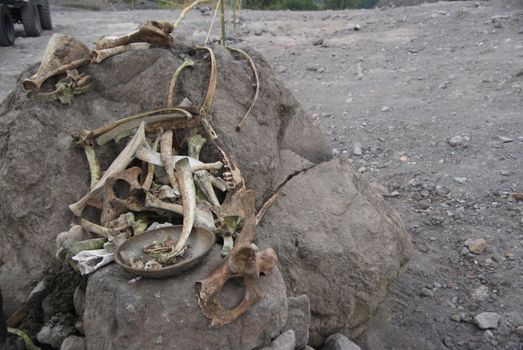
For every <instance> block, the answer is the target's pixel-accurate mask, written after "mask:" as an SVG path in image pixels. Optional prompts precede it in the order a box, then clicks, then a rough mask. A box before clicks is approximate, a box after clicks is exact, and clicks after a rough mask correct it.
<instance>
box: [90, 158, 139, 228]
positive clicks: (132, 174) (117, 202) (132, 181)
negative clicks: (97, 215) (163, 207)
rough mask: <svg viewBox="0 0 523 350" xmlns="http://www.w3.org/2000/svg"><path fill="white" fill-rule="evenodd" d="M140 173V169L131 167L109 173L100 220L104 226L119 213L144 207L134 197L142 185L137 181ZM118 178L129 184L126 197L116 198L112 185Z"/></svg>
mask: <svg viewBox="0 0 523 350" xmlns="http://www.w3.org/2000/svg"><path fill="white" fill-rule="evenodd" d="M141 173H142V169H140V168H138V167H133V168H130V169H125V170H122V171H120V172H119V173H116V174H114V175H111V176H110V177H109V178H108V179H107V181H106V182H105V185H104V201H103V210H102V217H101V219H100V222H101V223H102V225H104V226H106V224H107V223H108V222H109V221H112V220H114V219H116V218H117V217H118V216H120V214H123V213H125V212H128V211H141V210H143V209H144V203H142V202H141V201H140V199H138V198H136V196H135V194H136V192H137V191H141V190H142V186H140V183H139V182H138V176H140V174H141ZM118 180H122V181H125V182H127V183H128V184H129V196H128V197H127V198H118V197H117V196H116V194H115V193H114V186H115V184H116V182H117V181H118Z"/></svg>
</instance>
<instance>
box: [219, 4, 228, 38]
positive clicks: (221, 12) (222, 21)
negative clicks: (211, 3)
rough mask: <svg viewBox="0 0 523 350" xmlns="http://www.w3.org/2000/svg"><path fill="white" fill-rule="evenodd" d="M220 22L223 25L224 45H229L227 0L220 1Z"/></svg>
mask: <svg viewBox="0 0 523 350" xmlns="http://www.w3.org/2000/svg"><path fill="white" fill-rule="evenodd" d="M220 23H221V26H222V45H223V46H225V47H227V34H226V33H225V0H222V1H221V2H220Z"/></svg>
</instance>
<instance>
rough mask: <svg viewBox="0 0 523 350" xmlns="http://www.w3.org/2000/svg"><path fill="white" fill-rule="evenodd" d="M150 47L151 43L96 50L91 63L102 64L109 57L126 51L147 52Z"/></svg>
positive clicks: (92, 53)
mask: <svg viewBox="0 0 523 350" xmlns="http://www.w3.org/2000/svg"><path fill="white" fill-rule="evenodd" d="M150 47H151V44H150V43H132V44H127V45H120V46H116V47H111V48H108V49H101V50H94V51H93V52H91V62H92V63H101V62H102V61H103V60H105V59H107V58H109V57H112V56H115V55H119V54H121V53H124V52H126V51H137V50H147V49H148V48H150Z"/></svg>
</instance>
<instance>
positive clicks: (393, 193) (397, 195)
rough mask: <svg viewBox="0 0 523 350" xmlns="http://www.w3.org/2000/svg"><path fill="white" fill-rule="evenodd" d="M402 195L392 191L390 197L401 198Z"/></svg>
mask: <svg viewBox="0 0 523 350" xmlns="http://www.w3.org/2000/svg"><path fill="white" fill-rule="evenodd" d="M399 195H400V193H399V192H398V191H392V192H391V193H390V194H389V197H399Z"/></svg>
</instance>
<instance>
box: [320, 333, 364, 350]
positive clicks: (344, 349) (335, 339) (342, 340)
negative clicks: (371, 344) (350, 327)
mask: <svg viewBox="0 0 523 350" xmlns="http://www.w3.org/2000/svg"><path fill="white" fill-rule="evenodd" d="M321 349H322V350H361V348H360V347H359V346H358V345H356V344H355V343H353V342H352V341H351V340H349V338H347V337H346V336H344V335H343V334H340V333H335V334H331V335H329V337H328V338H327V340H325V343H324V344H323V348H321Z"/></svg>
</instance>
